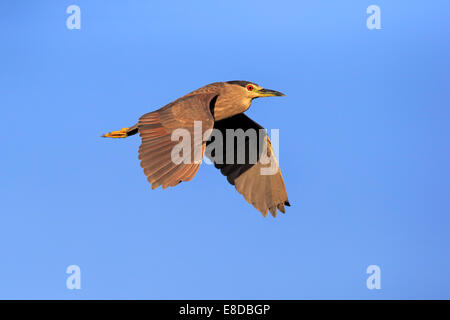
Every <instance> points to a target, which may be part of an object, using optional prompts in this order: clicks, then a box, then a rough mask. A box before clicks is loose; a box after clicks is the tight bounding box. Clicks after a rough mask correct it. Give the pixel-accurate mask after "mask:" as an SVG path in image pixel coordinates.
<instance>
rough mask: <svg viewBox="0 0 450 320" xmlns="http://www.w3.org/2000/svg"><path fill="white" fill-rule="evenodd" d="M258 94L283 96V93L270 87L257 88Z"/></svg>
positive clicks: (262, 95) (261, 95)
mask: <svg viewBox="0 0 450 320" xmlns="http://www.w3.org/2000/svg"><path fill="white" fill-rule="evenodd" d="M257 92H258V95H259V96H260V97H284V96H285V94H284V93H281V92H279V91H275V90H270V89H261V90H258V91H257Z"/></svg>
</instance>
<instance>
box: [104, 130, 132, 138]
mask: <svg viewBox="0 0 450 320" xmlns="http://www.w3.org/2000/svg"><path fill="white" fill-rule="evenodd" d="M128 129H129V128H122V129H120V130H118V131H111V132H109V133H105V134H104V135H103V137H105V138H126V137H127V136H128V135H127V131H128Z"/></svg>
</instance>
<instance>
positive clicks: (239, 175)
mask: <svg viewBox="0 0 450 320" xmlns="http://www.w3.org/2000/svg"><path fill="white" fill-rule="evenodd" d="M279 96H284V94H283V93H281V92H278V91H275V90H269V89H264V88H262V87H261V86H259V85H257V84H256V83H253V82H249V81H228V82H214V83H211V84H208V85H206V86H204V87H201V88H200V89H197V90H195V91H193V92H191V93H188V94H187V95H185V96H183V97H181V98H179V99H177V100H175V101H173V102H171V103H169V104H167V105H166V106H164V107H162V108H160V109H158V110H156V111H153V112H149V113H146V114H144V115H143V116H142V117H140V118H139V120H138V122H137V123H136V124H135V125H133V126H131V127H127V128H122V129H121V130H118V131H112V132H109V133H106V134H105V135H103V137H107V138H126V137H129V136H132V135H134V134H137V133H139V135H140V137H141V139H142V143H141V145H140V147H139V159H140V161H141V167H142V168H143V169H144V173H145V175H146V176H147V180H148V181H149V182H150V183H151V186H152V189H155V188H157V187H159V186H162V188H164V189H165V188H167V187H173V186H176V185H178V184H179V183H180V182H182V181H189V180H191V179H192V178H193V177H194V176H195V174H196V173H197V171H198V169H199V167H200V164H201V161H198V159H197V158H195V159H194V158H193V157H192V155H188V154H187V155H186V157H189V159H190V160H192V161H183V162H177V161H173V156H174V151H173V150H174V148H176V146H177V144H179V139H174V138H173V134H174V132H176V130H180V129H182V130H184V132H187V133H188V135H189V134H190V135H191V136H194V135H195V134H196V132H195V130H196V128H195V126H196V125H198V124H199V123H200V124H201V135H202V137H203V139H201V140H199V141H198V139H197V140H196V139H194V141H191V142H190V146H191V148H192V150H194V149H195V148H197V149H196V150H200V151H199V152H198V154H199V155H200V160H201V158H202V157H203V155H204V154H206V156H207V157H208V158H210V159H211V160H212V162H213V163H214V165H215V167H216V168H217V169H219V170H220V171H221V173H222V174H223V175H224V176H226V177H227V180H228V182H229V183H230V184H232V185H234V186H235V188H236V190H237V191H238V192H239V193H240V194H242V195H243V196H244V198H245V200H246V201H247V202H249V203H251V204H252V205H253V206H254V207H255V208H256V209H257V210H258V211H260V212H261V213H262V214H263V216H264V217H266V216H267V214H268V212H270V213H271V214H272V216H273V217H276V215H277V209H278V210H280V211H281V212H283V213H285V205H286V206H290V204H289V201H288V197H287V193H286V187H285V184H284V181H283V177H282V175H281V170H280V168H279V166H278V163H277V161H276V159H275V156H274V152H273V148H272V144H271V142H270V139H269V137H268V136H267V133H266V131H265V130H264V128H263V127H262V126H260V125H259V124H257V123H256V122H254V121H253V120H251V119H250V118H249V117H247V116H246V115H245V114H244V112H245V111H246V110H248V109H249V108H250V105H251V103H252V101H253V99H255V98H262V97H279ZM239 129H241V132H242V131H244V130H249V129H251V130H256V131H258V132H260V133H261V132H262V133H263V134H258V135H257V136H256V143H255V142H254V141H253V143H251V142H252V140H251V138H250V137H249V136H246V137H245V139H244V140H241V144H242V141H244V142H243V144H244V146H243V149H240V146H239V145H237V146H236V145H234V143H231V144H229V142H235V136H230V135H228V132H229V131H230V130H234V131H236V130H239ZM214 130H215V132H216V133H217V132H218V133H219V136H220V134H221V136H222V137H223V139H224V140H225V141H222V144H221V145H218V147H215V148H213V145H214V142H215V140H216V139H217V137H216V135H214V134H213V132H214ZM236 132H237V131H236ZM197 134H198V132H197ZM213 136H214V137H215V139H212V138H213ZM230 139H234V140H233V141H230ZM174 140H175V141H174ZM230 145H232V147H231V149H230V148H229V146H230ZM221 146H222V147H221ZM210 147H211V148H210ZM241 147H242V146H241ZM210 149H211V150H210ZM242 150H244V151H243V152H244V154H243V156H242V157H241V158H240V161H239V159H238V158H239V156H240V154H239V151H241V153H242ZM188 151H189V150H188ZM192 153H193V154H195V152H192ZM220 153H222V156H221V157H219V155H220ZM252 153H253V154H256V159H255V158H254V157H253V158H252V157H251V154H252ZM198 154H197V156H198ZM263 157H264V158H265V159H266V160H267V159H269V160H271V161H269V162H270V163H271V165H272V168H273V169H274V170H272V172H269V173H268V174H267V173H263V171H262V170H264V168H266V167H267V163H268V162H267V161H266V162H265V163H263V161H262V158H263ZM251 158H252V159H251ZM255 160H256V161H255ZM274 164H275V166H273V165H274Z"/></svg>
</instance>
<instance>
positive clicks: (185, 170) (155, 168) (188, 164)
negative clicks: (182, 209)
mask: <svg viewBox="0 0 450 320" xmlns="http://www.w3.org/2000/svg"><path fill="white" fill-rule="evenodd" d="M214 100H215V95H214V94H197V95H191V96H187V97H184V98H180V99H178V100H176V101H174V102H172V103H170V104H168V105H167V106H165V107H163V108H161V109H159V110H157V111H154V112H150V113H147V114H145V115H143V116H142V117H141V118H140V119H139V122H138V124H137V126H138V130H139V135H140V136H141V138H142V144H141V146H140V147H139V159H140V160H141V167H142V168H143V169H144V173H145V175H146V176H147V180H148V181H149V182H150V183H151V185H152V189H155V188H157V187H159V186H162V187H163V188H164V189H165V188H167V187H173V186H176V185H177V184H179V183H180V182H181V181H189V180H191V179H192V178H193V177H194V176H195V174H196V173H197V171H198V169H199V167H200V164H201V159H202V157H203V153H204V150H205V144H206V143H205V142H203V135H204V133H205V131H207V130H208V129H211V128H212V127H213V125H214V118H213V116H212V114H211V111H210V105H211V104H213V103H214ZM177 129H178V130H179V131H178V133H176V132H174V131H175V130H177ZM194 131H195V134H194ZM173 133H174V136H172V134H173ZM174 138H176V139H175V140H176V141H172V140H173V139H174ZM186 138H189V141H188V143H189V145H188V146H189V149H190V150H189V151H190V154H189V153H187V152H186V153H185V151H186V150H183V149H181V150H179V148H178V147H179V145H180V142H183V141H182V140H183V139H186ZM178 139H181V141H180V140H178ZM184 143H186V141H184ZM177 145H178V146H177ZM174 148H175V149H174ZM174 150H178V151H177V152H175V151H174ZM174 152H175V153H174ZM182 157H185V159H184V160H183V161H182V162H179V159H180V158H182ZM175 158H176V159H175Z"/></svg>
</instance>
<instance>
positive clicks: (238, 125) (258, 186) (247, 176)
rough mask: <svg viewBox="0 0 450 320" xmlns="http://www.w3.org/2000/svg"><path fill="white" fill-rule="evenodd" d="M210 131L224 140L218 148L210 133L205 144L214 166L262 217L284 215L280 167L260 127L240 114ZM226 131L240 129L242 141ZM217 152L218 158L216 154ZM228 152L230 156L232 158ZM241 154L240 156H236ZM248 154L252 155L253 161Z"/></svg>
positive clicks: (287, 203)
mask: <svg viewBox="0 0 450 320" xmlns="http://www.w3.org/2000/svg"><path fill="white" fill-rule="evenodd" d="M214 129H217V130H219V131H220V132H221V136H222V138H223V141H224V142H223V144H222V145H220V148H221V149H219V146H218V144H216V143H215V141H216V140H215V139H217V138H216V137H215V136H214V133H213V135H212V136H211V140H210V141H208V142H207V150H206V156H207V157H208V158H210V159H211V160H212V161H213V162H214V165H215V167H216V168H218V169H220V171H221V172H222V174H223V175H225V176H226V177H227V180H228V182H229V183H231V184H232V185H235V187H236V190H237V191H238V192H239V193H240V194H242V195H243V196H244V198H245V200H247V202H249V203H251V204H252V205H253V206H254V207H255V208H256V209H257V210H259V211H260V212H261V213H262V214H263V215H264V216H267V213H268V211H270V213H271V214H272V215H273V216H274V217H276V214H277V209H278V210H280V211H281V212H283V213H284V212H285V207H284V206H285V205H287V206H290V204H289V201H288V197H287V193H286V187H285V185H284V181H283V177H282V175H281V170H280V167H279V165H278V162H277V160H276V158H275V155H274V152H273V149H272V144H271V142H270V139H269V137H268V136H267V133H266V131H265V130H264V128H263V127H262V126H260V125H259V124H257V123H256V122H254V121H253V120H251V119H250V118H249V117H247V116H246V115H245V114H243V113H241V114H238V115H235V116H233V117H230V118H227V119H223V120H220V121H216V122H215V123H214ZM227 129H232V130H235V131H234V132H237V131H236V130H238V129H242V130H243V131H244V132H245V133H246V134H245V139H241V140H240V141H241V142H239V139H238V138H236V137H235V135H230V132H231V131H229V133H228V134H227ZM249 129H250V130H249ZM252 130H253V131H254V132H256V140H255V135H252V134H251V132H250V131H252ZM241 134H242V131H241ZM231 139H233V141H230V140H231ZM252 139H253V140H252ZM240 144H241V145H240ZM242 144H243V145H242ZM220 150H221V151H222V155H220V154H219V151H220ZM227 151H228V152H227ZM230 152H232V153H233V155H232V156H230ZM242 152H244V155H242V154H241V155H240V153H242ZM227 154H228V157H227ZM252 154H253V155H256V159H255V157H254V156H253V157H252Z"/></svg>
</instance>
